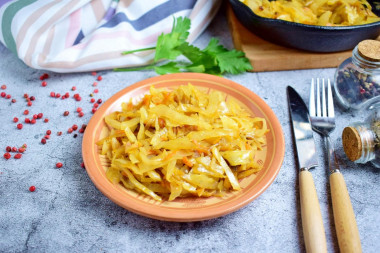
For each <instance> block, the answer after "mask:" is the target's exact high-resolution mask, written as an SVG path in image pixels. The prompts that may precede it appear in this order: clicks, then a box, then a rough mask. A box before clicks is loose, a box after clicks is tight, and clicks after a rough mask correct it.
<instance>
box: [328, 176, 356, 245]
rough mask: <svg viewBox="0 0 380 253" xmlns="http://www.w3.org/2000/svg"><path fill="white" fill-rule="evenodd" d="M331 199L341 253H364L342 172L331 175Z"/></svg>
mask: <svg viewBox="0 0 380 253" xmlns="http://www.w3.org/2000/svg"><path fill="white" fill-rule="evenodd" d="M330 187H331V199H332V204H333V213H334V221H335V230H336V234H337V237H338V243H339V249H340V252H342V253H346V252H362V249H361V244H360V236H359V230H358V226H357V225H356V219H355V214H354V210H353V209H352V205H351V200H350V195H349V194H348V191H347V186H346V183H345V182H344V178H343V175H342V174H341V173H340V172H334V173H332V174H331V175H330Z"/></svg>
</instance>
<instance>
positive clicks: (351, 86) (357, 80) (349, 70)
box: [334, 40, 380, 109]
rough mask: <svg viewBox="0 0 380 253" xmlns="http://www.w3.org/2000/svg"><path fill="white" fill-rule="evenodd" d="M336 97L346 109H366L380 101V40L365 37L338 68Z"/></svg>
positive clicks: (335, 84)
mask: <svg viewBox="0 0 380 253" xmlns="http://www.w3.org/2000/svg"><path fill="white" fill-rule="evenodd" d="M334 90H335V95H336V96H335V97H336V98H337V100H338V101H339V104H340V105H341V106H342V107H344V108H345V109H362V108H364V107H371V106H372V105H374V104H375V103H380V41H377V40H364V41H362V42H360V43H359V44H358V45H357V46H356V47H355V48H354V50H353V51H352V57H350V58H348V59H346V60H345V61H344V62H342V64H341V65H340V66H339V67H338V68H337V70H336V72H335V82H334Z"/></svg>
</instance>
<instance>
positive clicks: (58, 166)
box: [55, 163, 63, 168]
mask: <svg viewBox="0 0 380 253" xmlns="http://www.w3.org/2000/svg"><path fill="white" fill-rule="evenodd" d="M55 166H56V167H57V168H62V166H63V164H62V163H56V164H55Z"/></svg>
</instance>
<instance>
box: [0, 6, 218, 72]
mask: <svg viewBox="0 0 380 253" xmlns="http://www.w3.org/2000/svg"><path fill="white" fill-rule="evenodd" d="M220 3H221V1H220V0H154V1H146V0H17V1H14V0H13V1H12V0H0V28H1V30H0V41H1V42H2V43H3V44H4V45H5V46H6V47H7V48H8V49H9V50H11V51H12V52H13V53H15V54H16V55H17V56H18V57H19V58H20V59H21V60H22V61H23V62H25V64H27V65H28V66H30V67H32V68H36V69H46V70H51V71H55V72H81V71H91V70H102V69H111V68H116V67H132V66H140V65H146V64H148V63H150V62H152V60H153V58H154V52H153V51H146V52H140V53H135V54H131V55H124V56H123V55H121V52H123V51H128V50H134V49H139V48H146V47H152V46H155V44H156V41H157V37H158V36H159V35H160V34H161V33H167V32H170V31H171V28H172V25H173V20H174V17H178V16H186V17H188V18H190V19H191V29H190V35H189V39H188V41H189V42H190V43H191V42H192V41H194V40H195V39H196V38H197V37H198V36H199V35H200V34H201V33H202V31H203V30H204V29H205V28H206V27H207V25H208V24H209V23H210V21H211V20H212V18H213V17H214V15H215V14H216V12H217V10H218V7H219V6H220Z"/></svg>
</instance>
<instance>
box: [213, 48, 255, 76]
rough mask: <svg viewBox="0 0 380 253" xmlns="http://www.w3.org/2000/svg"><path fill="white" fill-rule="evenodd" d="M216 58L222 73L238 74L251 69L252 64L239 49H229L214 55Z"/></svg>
mask: <svg viewBox="0 0 380 253" xmlns="http://www.w3.org/2000/svg"><path fill="white" fill-rule="evenodd" d="M216 60H217V61H218V65H219V67H220V71H221V72H222V73H224V72H228V73H231V74H235V75H236V74H239V73H241V72H243V71H247V70H251V69H252V65H251V63H250V62H249V60H248V59H247V58H246V57H245V54H244V53H243V52H241V51H236V50H231V51H228V52H224V53H220V54H217V55H216Z"/></svg>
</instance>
